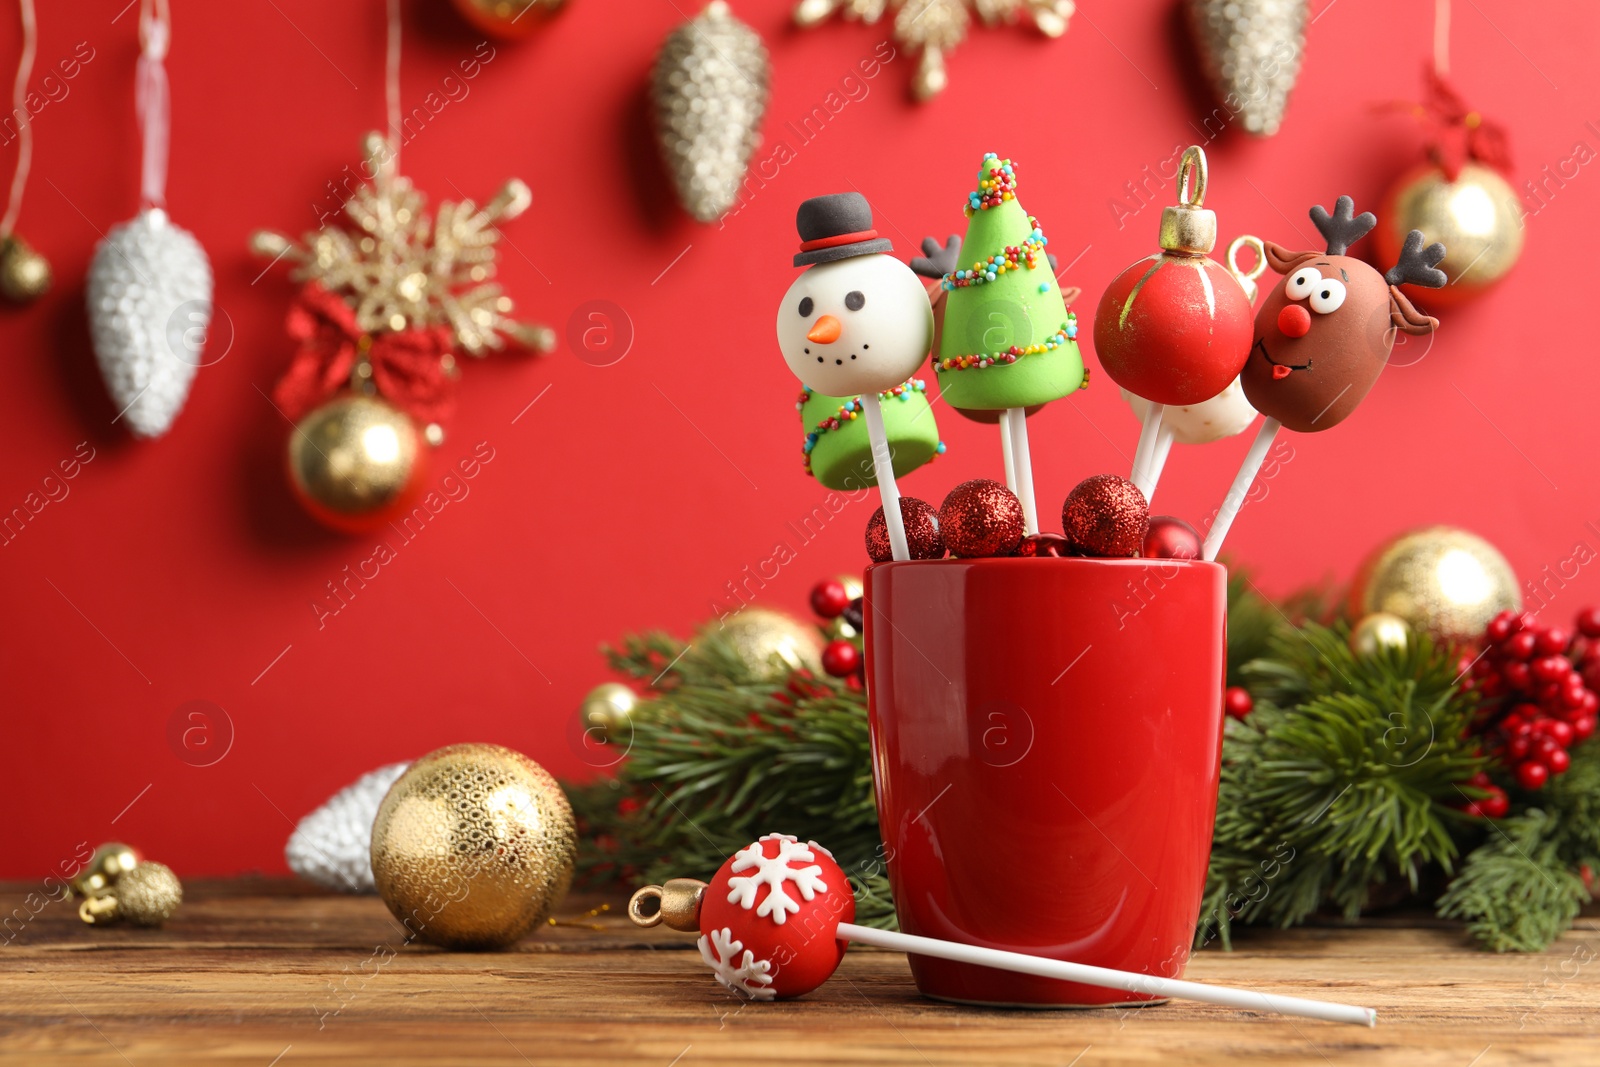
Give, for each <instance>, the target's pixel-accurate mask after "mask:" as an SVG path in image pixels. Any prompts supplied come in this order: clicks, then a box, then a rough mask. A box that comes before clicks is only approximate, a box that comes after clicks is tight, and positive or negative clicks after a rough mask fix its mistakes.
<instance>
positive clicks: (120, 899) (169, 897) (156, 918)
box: [111, 860, 183, 926]
mask: <svg viewBox="0 0 1600 1067" xmlns="http://www.w3.org/2000/svg"><path fill="white" fill-rule="evenodd" d="M111 895H112V896H114V897H115V898H116V900H117V918H119V919H122V920H124V921H126V922H130V923H133V924H134V925H135V926H160V925H161V924H162V923H164V922H166V921H167V920H168V919H170V918H172V913H173V912H175V911H177V910H178V905H179V904H181V903H183V883H182V882H179V881H178V876H177V875H175V874H173V873H172V868H171V867H168V866H167V865H166V864H164V863H152V862H150V861H148V860H147V861H145V862H144V863H141V864H139V866H137V867H135V868H134V869H133V870H131V871H128V872H127V873H126V874H124V875H123V876H122V877H120V878H118V879H117V884H116V885H115V886H114V887H112V890H111Z"/></svg>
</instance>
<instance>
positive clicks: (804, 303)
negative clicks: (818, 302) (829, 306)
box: [800, 296, 815, 319]
mask: <svg viewBox="0 0 1600 1067" xmlns="http://www.w3.org/2000/svg"><path fill="white" fill-rule="evenodd" d="M814 306H815V305H814V304H812V303H811V298H810V297H809V296H803V297H801V298H800V317H801V318H803V319H809V318H810V317H811V309H812V308H813V307H814Z"/></svg>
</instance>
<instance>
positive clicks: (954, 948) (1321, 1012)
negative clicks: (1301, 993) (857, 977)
mask: <svg viewBox="0 0 1600 1067" xmlns="http://www.w3.org/2000/svg"><path fill="white" fill-rule="evenodd" d="M839 937H840V938H842V939H843V940H845V941H855V942H858V943H860V944H863V945H875V946H877V947H878V948H886V949H890V950H892V951H895V952H911V953H915V954H916V955H918V956H933V957H935V958H937V959H941V960H954V961H955V962H957V963H972V964H976V965H978V966H980V967H996V968H999V969H1000V970H1002V971H1014V972H1016V973H1017V974H1032V975H1037V976H1039V977H1040V978H1060V979H1062V980H1064V981H1068V982H1082V983H1083V984H1084V985H1092V986H1102V987H1104V988H1106V989H1125V990H1127V991H1128V992H1130V993H1143V994H1145V995H1147V996H1154V997H1180V998H1182V999H1184V1000H1198V1001H1201V1002H1203V1003H1206V1004H1220V1005H1222V1006H1223V1007H1227V1008H1243V1009H1245V1010H1247V1011H1270V1012H1276V1013H1278V1014H1279V1015H1298V1016H1301V1017H1302V1018H1306V1019H1323V1020H1326V1021H1327V1022H1333V1023H1355V1024H1356V1025H1357V1026H1367V1027H1372V1026H1376V1025H1377V1024H1378V1013H1377V1012H1376V1011H1375V1010H1373V1009H1372V1008H1360V1007H1356V1006H1355V1005H1353V1004H1334V1003H1331V1002H1329V1001H1325V1000H1307V999H1305V998H1303V997H1285V996H1279V995H1278V994H1276V993H1258V992H1256V991H1254V990H1251V989H1232V988H1229V987H1227V986H1215V985H1207V984H1205V983H1203V982H1186V981H1184V980H1183V979H1181V978H1161V977H1158V976H1157V975H1153V974H1135V973H1133V972H1132V971H1116V970H1112V969H1111V968H1109V967H1092V966H1090V965H1088V964H1085V963H1067V962H1065V961H1064V960H1047V959H1042V958H1040V957H1038V956H1029V955H1026V954H1025V953H1021V952H1003V951H1001V950H1000V949H993V948H979V947H978V946H976V945H961V944H957V943H955V942H953V941H939V940H936V939H934V938H931V937H916V936H914V935H912V934H901V933H894V932H891V931H889V930H874V929H872V928H871V927H867V926H857V925H855V924H854V923H840V924H839Z"/></svg>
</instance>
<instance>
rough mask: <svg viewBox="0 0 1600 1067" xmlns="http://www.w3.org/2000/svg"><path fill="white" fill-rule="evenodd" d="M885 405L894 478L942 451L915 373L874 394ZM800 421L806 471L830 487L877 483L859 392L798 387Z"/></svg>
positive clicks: (924, 392) (922, 386) (924, 391)
mask: <svg viewBox="0 0 1600 1067" xmlns="http://www.w3.org/2000/svg"><path fill="white" fill-rule="evenodd" d="M878 397H879V399H880V401H881V402H882V405H883V427H884V430H885V431H886V432H887V433H888V436H889V451H890V452H891V453H892V455H893V457H894V473H895V476H896V477H904V476H905V475H907V474H909V473H911V472H912V471H914V470H916V469H917V468H918V467H920V466H922V465H923V464H924V463H927V462H928V461H929V460H931V459H933V458H934V457H935V456H937V455H939V454H940V453H942V452H943V451H944V442H943V441H941V440H939V426H938V424H937V423H936V422H935V421H934V417H933V408H932V406H931V405H930V404H929V403H928V397H927V384H926V383H925V382H924V381H923V380H922V379H921V378H913V379H911V380H910V381H908V382H904V383H902V384H900V385H897V386H895V387H894V388H893V389H888V390H885V391H884V392H881V393H879V394H878ZM795 407H796V408H798V409H799V411H800V425H801V426H802V427H804V430H805V438H804V440H803V441H802V442H801V446H800V447H801V450H802V452H803V453H804V455H805V470H806V473H807V474H813V475H815V476H816V479H817V481H819V482H821V483H822V484H823V485H825V486H827V487H828V488H829V489H860V488H862V487H863V486H871V485H877V484H878V479H877V476H876V475H874V474H873V472H872V441H871V440H870V439H869V437H868V435H867V420H866V418H865V414H866V413H865V411H863V407H862V403H861V398H860V397H859V396H850V397H844V396H827V395H826V394H823V393H819V392H817V391H815V390H814V389H812V388H811V387H810V386H801V388H800V399H799V400H798V401H797V402H796V403H795Z"/></svg>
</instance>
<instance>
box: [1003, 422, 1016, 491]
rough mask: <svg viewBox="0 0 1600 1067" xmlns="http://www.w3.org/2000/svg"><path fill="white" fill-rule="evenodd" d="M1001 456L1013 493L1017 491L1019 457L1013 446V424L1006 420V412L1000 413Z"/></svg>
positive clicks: (1007, 482) (1009, 486)
mask: <svg viewBox="0 0 1600 1067" xmlns="http://www.w3.org/2000/svg"><path fill="white" fill-rule="evenodd" d="M1000 458H1001V460H1002V461H1003V462H1004V463H1005V465H1006V488H1007V489H1009V490H1011V491H1012V492H1013V493H1015V492H1016V491H1017V457H1016V453H1015V450H1014V449H1013V448H1012V447H1011V424H1010V423H1008V422H1006V416H1005V413H1004V412H1001V414H1000Z"/></svg>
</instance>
